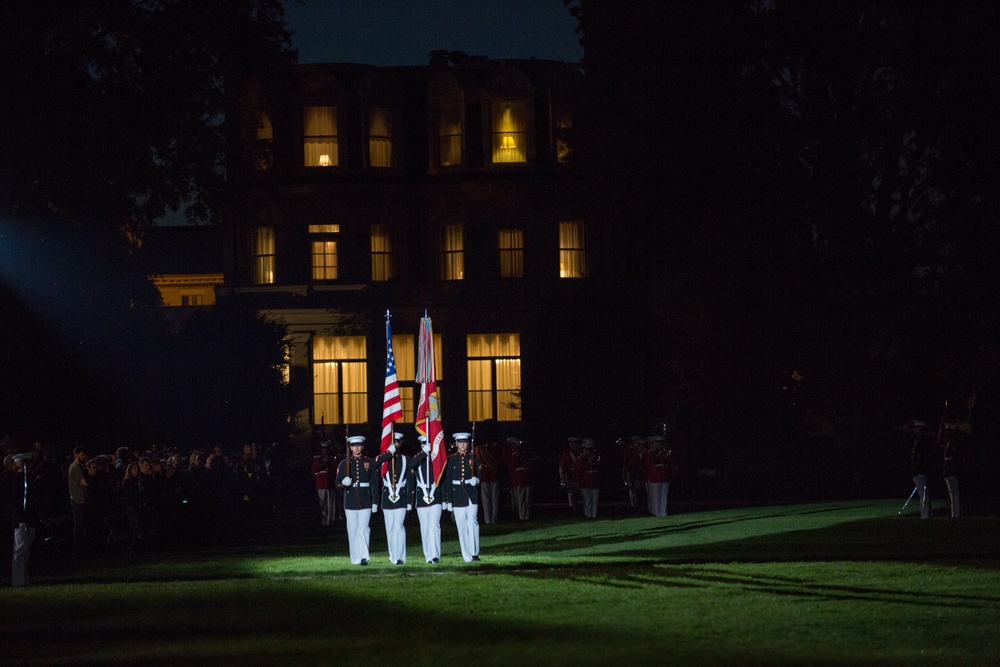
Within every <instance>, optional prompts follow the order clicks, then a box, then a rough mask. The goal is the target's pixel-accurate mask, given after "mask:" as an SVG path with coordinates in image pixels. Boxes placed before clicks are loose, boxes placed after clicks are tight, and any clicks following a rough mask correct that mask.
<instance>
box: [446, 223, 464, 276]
mask: <svg viewBox="0 0 1000 667" xmlns="http://www.w3.org/2000/svg"><path fill="white" fill-rule="evenodd" d="M464 275H465V253H464V252H463V250H462V225H448V226H447V227H445V229H444V236H443V237H442V239H441V279H442V280H461V279H462V278H463V277H464Z"/></svg>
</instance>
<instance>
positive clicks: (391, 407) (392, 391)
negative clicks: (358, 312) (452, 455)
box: [379, 310, 403, 452]
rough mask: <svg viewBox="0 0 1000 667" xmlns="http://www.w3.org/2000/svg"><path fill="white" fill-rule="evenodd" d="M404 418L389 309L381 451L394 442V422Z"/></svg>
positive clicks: (387, 316) (386, 317)
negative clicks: (393, 350) (393, 351)
mask: <svg viewBox="0 0 1000 667" xmlns="http://www.w3.org/2000/svg"><path fill="white" fill-rule="evenodd" d="M402 418H403V404H402V402H401V401H400V400H399V382H398V381H397V380H396V357H395V356H394V355H393V353H392V332H391V331H390V329H389V311H388V310H387V311H385V395H384V399H383V401H382V444H381V445H380V446H379V452H384V451H385V450H387V449H389V445H391V444H392V440H393V438H392V424H393V422H395V421H396V420H397V419H402Z"/></svg>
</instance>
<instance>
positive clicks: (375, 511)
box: [372, 505, 378, 514]
mask: <svg viewBox="0 0 1000 667" xmlns="http://www.w3.org/2000/svg"><path fill="white" fill-rule="evenodd" d="M377 512H378V505H372V514H376V513H377Z"/></svg>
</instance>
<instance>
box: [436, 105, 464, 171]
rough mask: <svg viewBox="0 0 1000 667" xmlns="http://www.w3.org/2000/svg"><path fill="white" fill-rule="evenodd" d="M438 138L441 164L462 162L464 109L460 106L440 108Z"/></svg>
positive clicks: (452, 164) (458, 163) (446, 165)
mask: <svg viewBox="0 0 1000 667" xmlns="http://www.w3.org/2000/svg"><path fill="white" fill-rule="evenodd" d="M440 113H441V115H440V117H439V118H438V140H439V143H440V147H439V148H440V151H441V166H442V167H455V166H459V165H461V164H462V110H461V108H460V107H458V106H452V107H445V108H442V109H441V110H440Z"/></svg>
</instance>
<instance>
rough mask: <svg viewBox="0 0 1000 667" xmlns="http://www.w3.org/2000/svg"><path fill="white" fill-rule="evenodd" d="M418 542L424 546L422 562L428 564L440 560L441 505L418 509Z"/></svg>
mask: <svg viewBox="0 0 1000 667" xmlns="http://www.w3.org/2000/svg"><path fill="white" fill-rule="evenodd" d="M417 518H418V519H420V542H421V544H423V545H424V560H426V561H427V562H428V563H430V562H431V561H433V560H434V559H435V558H438V559H440V558H441V503H437V504H434V505H431V506H429V507H418V508H417Z"/></svg>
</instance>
